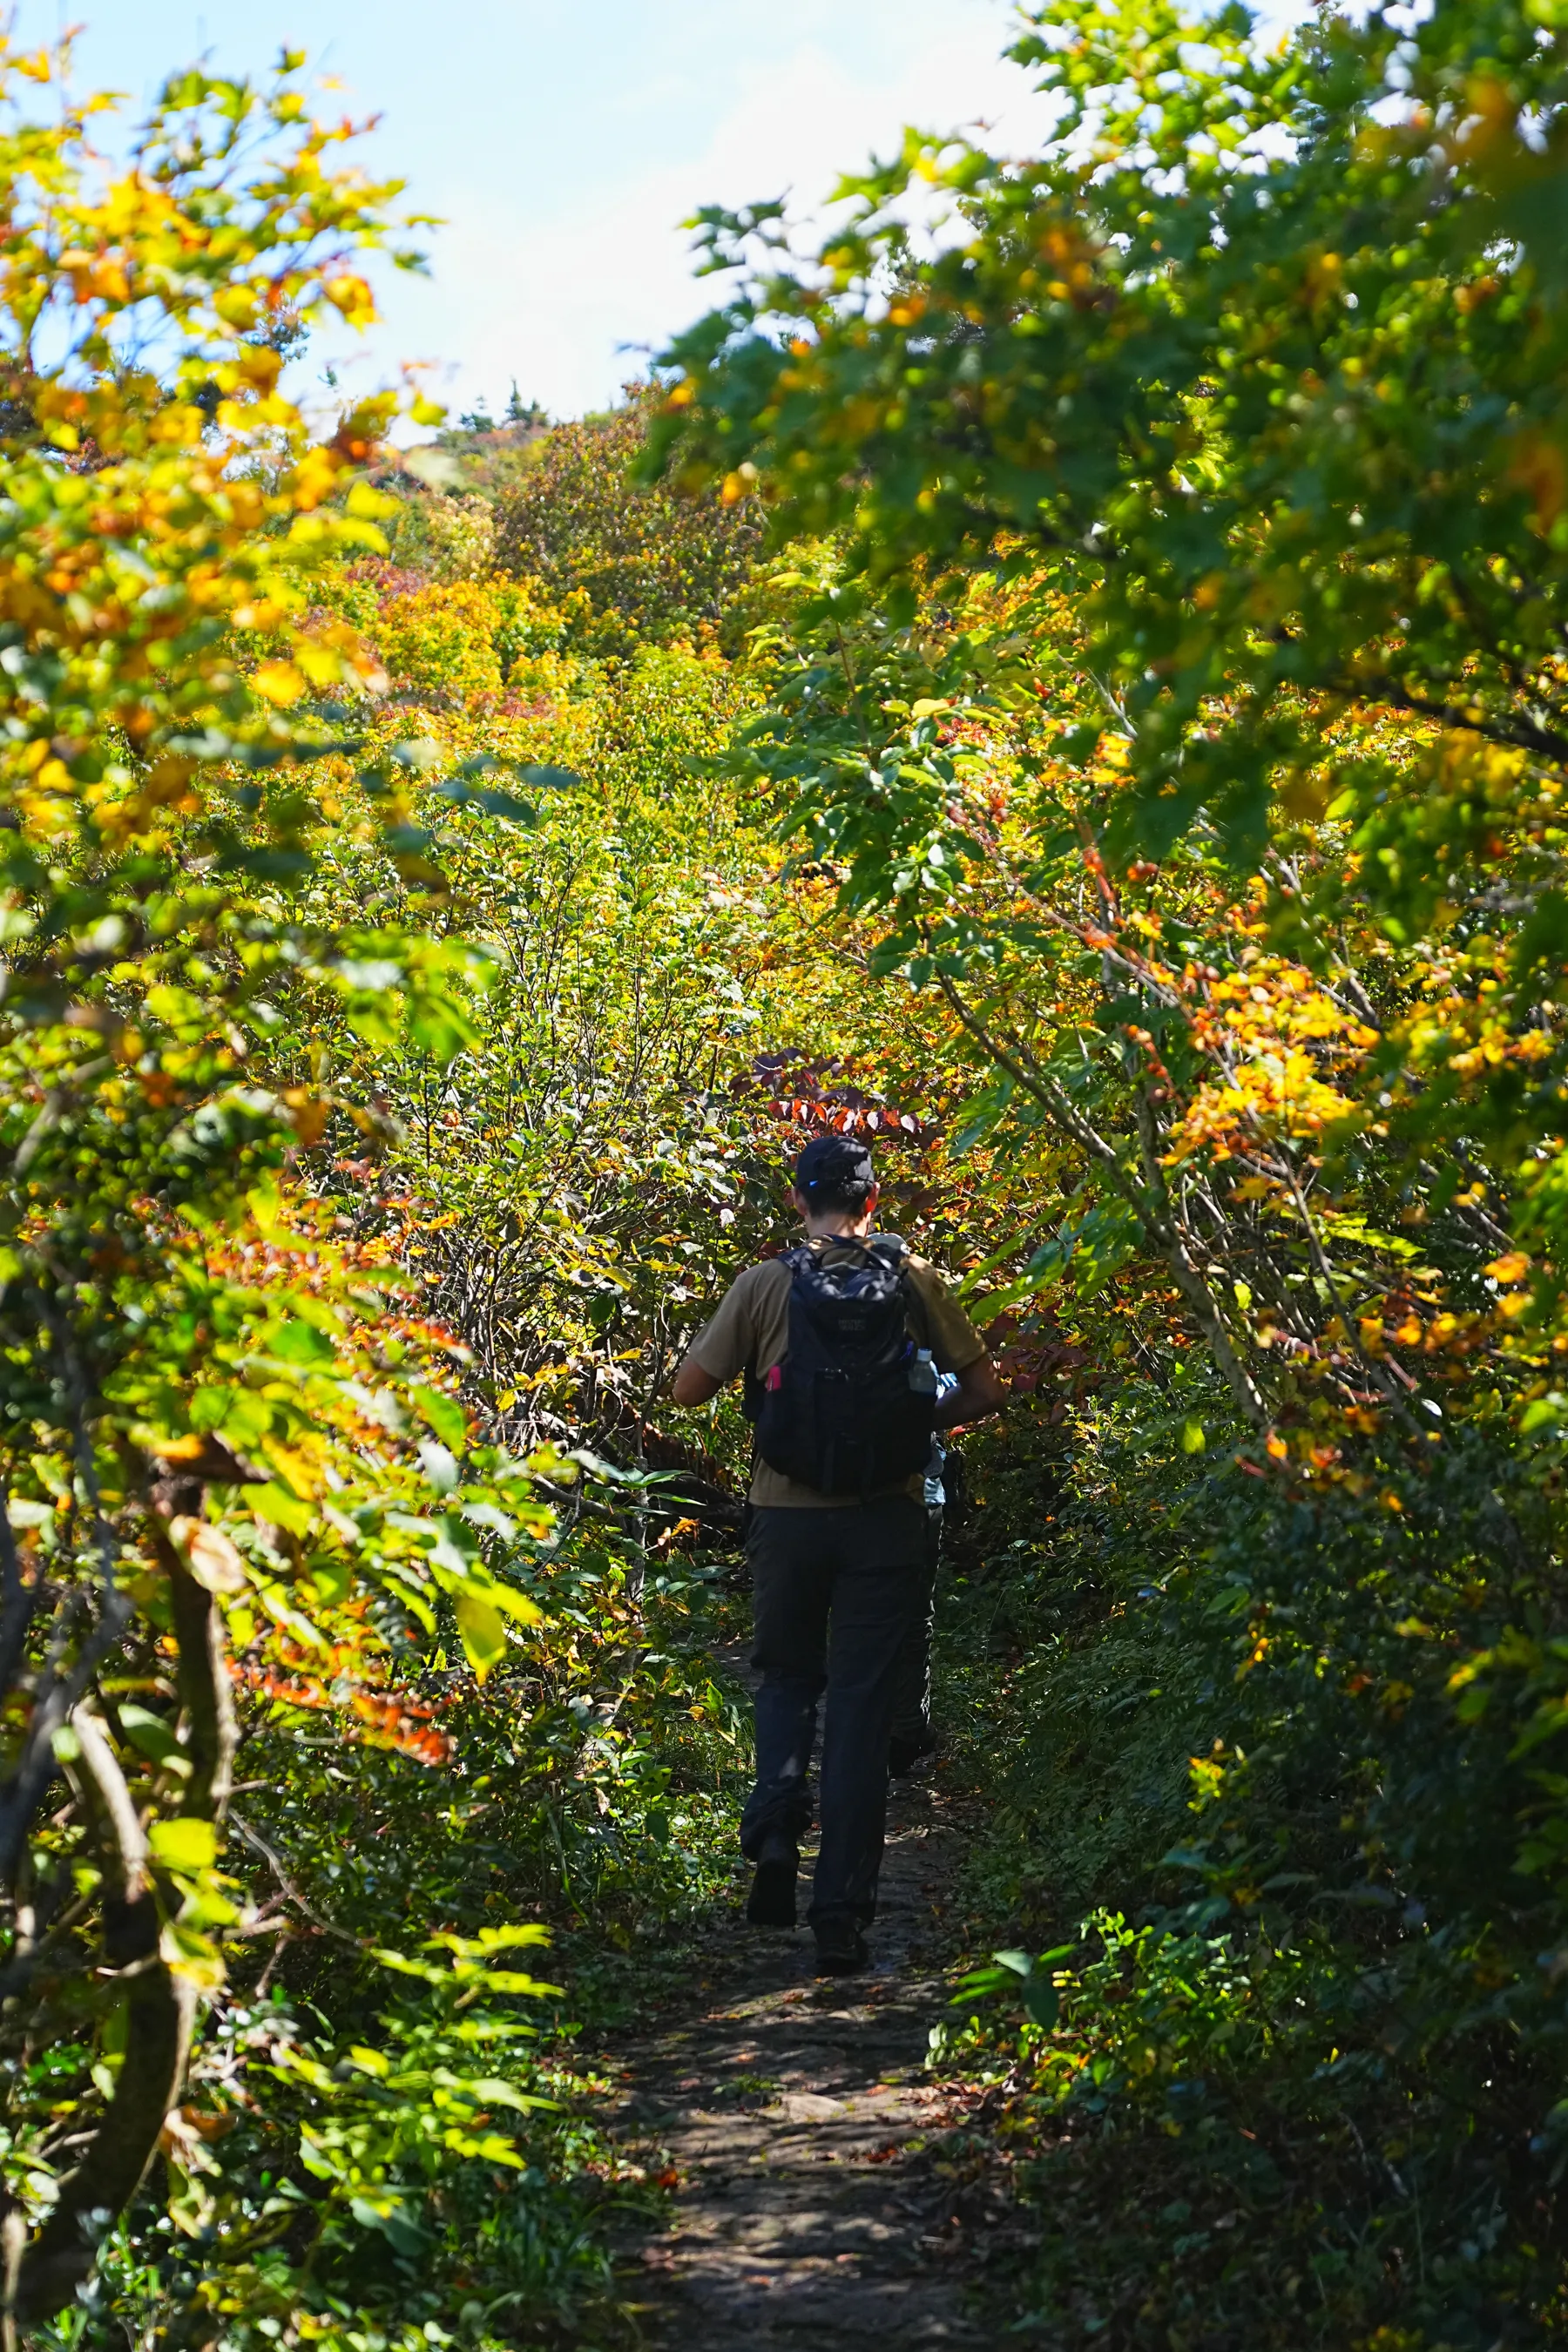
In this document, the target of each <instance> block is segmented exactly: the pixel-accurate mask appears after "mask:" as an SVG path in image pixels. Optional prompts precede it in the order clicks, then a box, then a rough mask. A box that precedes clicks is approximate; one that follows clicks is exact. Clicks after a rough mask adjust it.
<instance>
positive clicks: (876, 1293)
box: [747, 1234, 936, 1497]
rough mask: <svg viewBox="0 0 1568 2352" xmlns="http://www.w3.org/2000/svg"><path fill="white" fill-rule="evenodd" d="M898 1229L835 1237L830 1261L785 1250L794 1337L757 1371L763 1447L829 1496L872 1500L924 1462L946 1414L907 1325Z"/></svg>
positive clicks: (754, 1390)
mask: <svg viewBox="0 0 1568 2352" xmlns="http://www.w3.org/2000/svg"><path fill="white" fill-rule="evenodd" d="M908 1255H909V1252H908V1250H907V1249H906V1247H905V1245H904V1244H903V1243H902V1242H901V1241H900V1238H899V1236H898V1235H897V1234H877V1235H876V1236H875V1237H874V1238H873V1239H872V1240H871V1241H869V1242H857V1241H850V1240H847V1239H846V1240H844V1241H842V1242H841V1241H839V1240H838V1239H837V1237H836V1238H835V1242H834V1247H833V1252H832V1255H831V1257H830V1258H829V1259H826V1260H825V1259H824V1257H822V1256H819V1255H817V1254H816V1252H815V1251H814V1250H811V1249H806V1248H801V1249H793V1250H786V1251H785V1253H784V1256H783V1258H782V1259H781V1261H780V1263H781V1264H782V1265H787V1266H788V1267H789V1269H790V1276H791V1280H790V1293H789V1341H788V1346H787V1349H786V1350H785V1354H784V1360H783V1362H782V1363H779V1364H775V1365H774V1366H773V1369H772V1370H770V1371H769V1372H768V1373H767V1374H766V1375H765V1377H764V1378H763V1380H761V1381H757V1380H749V1381H748V1382H747V1392H748V1400H749V1410H750V1411H751V1413H752V1419H753V1420H754V1422H755V1423H756V1431H757V1451H758V1453H759V1454H761V1455H762V1458H763V1461H764V1462H765V1463H766V1464H767V1465H768V1466H769V1468H770V1469H773V1470H778V1471H782V1472H783V1474H784V1476H785V1477H786V1478H794V1479H795V1480H796V1481H797V1482H798V1483H799V1484H800V1485H801V1486H813V1487H815V1488H816V1492H817V1493H818V1494H819V1495H843V1496H847V1497H864V1496H867V1495H872V1494H877V1493H879V1491H881V1490H882V1489H884V1488H886V1487H889V1486H898V1485H899V1484H900V1481H902V1480H904V1479H906V1478H912V1477H913V1476H915V1475H916V1474H917V1473H918V1472H920V1471H922V1470H923V1469H924V1468H925V1466H926V1463H927V1460H928V1459H929V1457H930V1454H931V1431H932V1429H933V1427H934V1426H935V1422H936V1374H935V1370H934V1368H933V1366H932V1365H931V1362H930V1360H929V1359H928V1360H926V1361H924V1362H921V1360H920V1357H919V1352H918V1350H917V1349H916V1347H915V1343H914V1341H913V1339H911V1338H910V1328H909V1293H908V1287H907V1280H906V1275H905V1260H906V1258H907V1257H908Z"/></svg>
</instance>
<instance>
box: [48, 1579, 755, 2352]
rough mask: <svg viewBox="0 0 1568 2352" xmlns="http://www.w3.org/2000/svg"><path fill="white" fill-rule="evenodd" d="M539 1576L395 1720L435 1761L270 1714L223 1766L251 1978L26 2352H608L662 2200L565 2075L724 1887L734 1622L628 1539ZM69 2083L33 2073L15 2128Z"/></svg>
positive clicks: (714, 1584)
mask: <svg viewBox="0 0 1568 2352" xmlns="http://www.w3.org/2000/svg"><path fill="white" fill-rule="evenodd" d="M541 1573H542V1580H548V1583H549V1585H550V1601H551V1617H550V1620H549V1627H550V1637H549V1640H548V1643H546V1642H545V1641H543V1640H541V1641H540V1642H539V1643H536V1644H534V1645H533V1646H532V1647H531V1648H525V1649H521V1650H516V1651H513V1652H512V1653H510V1654H509V1657H508V1660H507V1661H506V1663H505V1664H503V1665H502V1666H500V1668H498V1669H497V1670H496V1671H495V1672H493V1673H492V1674H491V1675H489V1677H488V1678H487V1679H486V1680H485V1681H483V1682H482V1683H479V1682H477V1681H476V1679H475V1677H474V1676H473V1675H472V1673H471V1672H470V1671H469V1670H468V1667H467V1665H466V1664H460V1663H459V1664H456V1665H449V1664H447V1659H446V1657H445V1656H444V1654H437V1656H436V1658H435V1660H434V1661H433V1662H431V1663H429V1664H427V1665H426V1670H425V1672H424V1673H423V1675H421V1676H420V1677H419V1679H418V1681H417V1683H416V1685H415V1686H414V1687H415V1688H416V1691H417V1694H418V1696H417V1699H416V1701H415V1702H414V1704H415V1705H416V1706H419V1707H420V1708H421V1709H422V1710H424V1709H427V1710H428V1713H427V1714H425V1713H423V1712H422V1713H421V1714H420V1715H419V1717H416V1720H417V1721H418V1722H419V1723H421V1724H422V1725H423V1727H424V1729H425V1731H426V1735H428V1734H431V1733H434V1734H436V1735H437V1736H438V1737H440V1738H442V1739H443V1740H445V1741H446V1742H449V1743H450V1745H449V1749H448V1752H447V1758H446V1760H445V1761H442V1762H438V1763H428V1762H421V1761H419V1760H417V1759H416V1757H415V1756H414V1755H411V1754H409V1753H407V1752H405V1750H404V1749H402V1748H397V1747H393V1746H374V1745H369V1744H359V1745H355V1744H353V1742H352V1741H350V1740H345V1739H343V1738H341V1737H337V1738H328V1737H327V1736H326V1733H325V1730H324V1729H319V1730H318V1729H314V1728H312V1723H313V1722H318V1723H319V1722H320V1720H321V1717H320V1715H319V1714H318V1715H316V1716H315V1717H312V1715H311V1713H310V1712H309V1711H305V1710H302V1709H301V1708H300V1706H299V1705H298V1704H297V1701H298V1696H299V1694H298V1692H297V1691H296V1692H295V1693H294V1694H292V1699H293V1701H294V1702H295V1703H291V1704H286V1703H285V1702H284V1701H283V1700H282V1699H279V1701H278V1703H277V1704H276V1705H275V1706H274V1707H273V1709H272V1711H271V1716H270V1717H268V1716H266V1715H263V1716H262V1717H260V1719H259V1721H258V1727H256V1728H254V1729H253V1730H251V1731H250V1733H249V1735H248V1736H247V1738H246V1739H245V1741H244V1744H243V1746H242V1748H241V1751H240V1757H239V1763H238V1771H237V1779H238V1781H239V1783H240V1787H239V1790H238V1792H237V1797H236V1801H235V1811H234V1816H233V1817H232V1832H231V1836H230V1841H229V1850H228V1854H227V1857H226V1859H227V1863H228V1866H229V1868H230V1869H231V1870H232V1871H233V1872H234V1873H235V1874H236V1881H237V1885H242V1886H243V1887H244V1888H245V1889H246V1891H247V1895H248V1898H249V1901H250V1904H251V1906H252V1908H251V1919H252V1924H253V1929H254V1933H253V1937H252V1939H251V1941H250V1943H249V1947H248V1948H249V1949H250V1951H251V1952H252V1953H253V1954H254V1955H255V1959H254V1964H253V1965H252V1966H250V1967H249V1968H248V1969H246V1968H239V1969H235V1970H234V1971H233V1972H232V1975H231V1980H230V1983H229V1984H228V1986H227V1987H226V1989H225V1990H224V1991H223V1993H222V1994H221V1995H220V1996H219V1997H218V1999H217V2000H216V2002H215V2004H214V2006H213V2008H212V2009H211V2011H209V2012H208V2014H207V2016H206V2018H205V2022H204V2025H203V2029H202V2032H201V2037H200V2041H199V2043H198V2047H197V2051H196V2054H195V2062H194V2064H193V2068H192V2074H191V2079H190V2082H189V2084H188V2086H187V2090H186V2095H185V2103H184V2106H183V2107H182V2109H181V2111H180V2114H179V2116H177V2117H176V2118H174V2123H173V2124H172V2126H171V2130H170V2132H169V2133H168V2134H167V2135H166V2136H165V2154H164V2156H163V2158H161V2159H160V2160H159V2162H158V2163H157V2164H156V2165H155V2166H154V2176H153V2179H151V2180H150V2181H149V2183H148V2186H147V2189H146V2191H145V2192H144V2194H143V2196H142V2199H141V2200H139V2202H138V2204H137V2205H136V2206H135V2207H134V2208H133V2209H132V2211H131V2213H130V2214H129V2216H128V2217H127V2219H126V2221H125V2222H124V2223H122V2224H121V2227H120V2228H119V2229H118V2230H117V2231H116V2232H115V2233H114V2235H113V2236H112V2238H111V2239H110V2242H108V2244H107V2246H106V2249H105V2253H104V2258H103V2260H102V2261H101V2263H100V2267H99V2271H98V2273H97V2274H96V2277H95V2279H94V2281H93V2282H92V2284H91V2285H90V2286H89V2289H88V2291H87V2292H86V2294H85V2295H84V2296H83V2297H82V2298H81V2299H80V2300H79V2302H78V2303H77V2304H76V2305H74V2306H73V2307H72V2309H71V2311H70V2312H69V2313H68V2314H67V2315H64V2316H63V2317H62V2318H61V2319H60V2320H59V2321H58V2322H57V2323H56V2324H55V2325H54V2326H52V2327H50V2328H46V2329H44V2330H41V2331H39V2333H38V2336H37V2341H38V2342H39V2344H40V2345H42V2346H45V2347H51V2352H66V2347H70V2352H97V2348H98V2347H105V2352H109V2347H113V2352H120V2347H122V2346H123V2345H124V2344H126V2343H128V2342H134V2343H137V2344H140V2345H146V2346H149V2347H152V2346H160V2347H186V2346H189V2347H196V2346H208V2345H221V2346H223V2347H236V2352H264V2347H268V2346H274V2347H276V2346H284V2345H292V2344H307V2343H309V2344H321V2345H325V2346H328V2347H343V2352H417V2347H445V2346H454V2347H459V2346H460V2347H464V2352H490V2347H501V2346H507V2347H523V2346H526V2347H534V2346H539V2347H568V2346H569V2347H575V2348H576V2352H617V2347H621V2346H623V2345H628V2344H631V2343H633V2342H634V2341H635V2340H636V2329H635V2323H634V2321H633V2319H632V2318H631V2316H630V2315H629V2314H628V2313H627V2311H626V2308H625V2306H624V2302H623V2298H622V2296H621V2295H620V2294H619V2292H618V2290H617V2288H616V2280H615V2275H614V2266H613V2247H614V2244H615V2242H616V2240H617V2238H618V2237H621V2236H624V2235H625V2233H626V2231H627V2230H628V2229H630V2228H633V2227H635V2225H636V2224H637V2221H638V2220H639V2218H641V2219H646V2220H647V2221H649V2222H650V2223H651V2222H652V2221H654V2220H655V2219H656V2218H657V2215H658V2211H659V2210H660V2208H661V2205H662V2202H663V2197H664V2184H662V2183H661V2182H660V2181H659V2179H658V2170H659V2166H658V2157H657V2151H656V2150H652V2149H650V2150H647V2151H641V2150H637V2151H627V2150H626V2149H625V2148H623V2147H619V2146H617V2145H616V2143H614V2142H613V2141H612V2140H611V2138H610V2137H608V2136H607V2135H606V2132H605V2128H604V2123H603V2111H604V2102H605V2096H606V2094H607V2093H609V2091H610V2090H611V2088H612V2087H613V2086H612V2084H611V2083H610V2082H609V2080H608V2079H607V2078H606V2077H605V2074H603V2073H602V2071H601V2070H600V2067H599V2064H598V2062H597V2060H596V2057H595V2051H596V2049H597V2046H598V2044H599V2042H600V2039H601V2037H602V2035H603V2034H604V2033H605V2032H606V2031H607V2030H609V2029H611V2028H614V2027H616V2026H624V2025H625V2024H626V2022H628V2021H630V2020H632V2019H633V2018H635V2017H636V2016H637V2015H638V2014H641V2013H643V2011H645V2010H646V2008H647V2006H648V2005H649V2004H650V2003H654V2002H657V2001H658V1999H659V1998H660V1997H661V1995H662V1994H663V1993H664V1992H665V1991H667V1990H669V1989H670V1987H671V1986H672V1985H673V1984H674V1983H675V1982H677V1981H678V1980H679V1978H680V1977H681V1974H682V1972H683V1969H684V1967H685V1964H686V1961H685V1956H686V1954H687V1953H688V1950H689V1939H690V1935H691V1933H692V1931H693V1930H694V1928H695V1927H697V1926H698V1925H699V1924H700V1921H701V1920H702V1918H703V1916H705V1914H706V1913H707V1912H708V1911H709V1909H710V1907H711V1906H712V1905H713V1903H714V1902H715V1900H716V1899H717V1897H718V1896H719V1895H720V1893H721V1890H722V1889H725V1888H726V1887H727V1885H728V1880H729V1874H730V1857H731V1853H732V1850H733V1843H734V1840H733V1822H734V1818H735V1815H736V1813H737V1811H738V1806H739V1799H740V1793H741V1790H742V1784H743V1780H744V1769H743V1768H744V1763H745V1757H746V1753H747V1749H746V1746H745V1743H744V1738H743V1717H742V1705H741V1695H740V1694H739V1692H738V1691H737V1690H736V1689H735V1688H734V1686H733V1685H731V1682H730V1681H729V1679H728V1677H727V1675H726V1673H725V1670H724V1668H723V1666H722V1664H721V1661H720V1660H719V1658H718V1656H717V1655H716V1651H717V1649H718V1647H719V1645H720V1644H721V1643H722V1642H723V1641H724V1640H725V1639H726V1638H727V1637H728V1635H729V1633H730V1631H731V1627H730V1622H729V1620H730V1614H731V1607H732V1603H731V1600H730V1598H729V1596H728V1593H727V1590H726V1585H725V1582H724V1576H725V1570H724V1568H723V1566H722V1565H721V1566H720V1567H719V1568H713V1567H710V1565H708V1564H707V1563H705V1562H703V1561H701V1560H697V1561H689V1560H687V1559H684V1558H682V1557H681V1556H680V1555H679V1554H676V1555H672V1556H671V1558H670V1559H668V1561H667V1562H665V1563H664V1564H662V1565H658V1564H655V1563H649V1561H648V1558H647V1553H646V1552H645V1551H644V1550H643V1549H641V1548H639V1546H638V1545H637V1544H636V1543H634V1542H633V1541H631V1540H630V1539H629V1538H615V1537H613V1536H612V1537H605V1538H595V1540H593V1541H591V1542H583V1543H578V1544H575V1545H574V1546H571V1547H566V1548H563V1553H562V1554H561V1556H558V1557H555V1558H552V1559H548V1560H547V1561H545V1562H544V1563H543V1565H542V1571H541ZM78 2060H79V2053H74V2052H71V2051H56V2052H54V2053H49V2055H48V2056H47V2057H44V2058H40V2059H39V2061H38V2063H37V2068H36V2070H35V2071H36V2073H37V2076H38V2078H39V2079H38V2083H37V2086H36V2089H37V2095H40V2096H41V2095H47V2089H48V2079H47V2078H48V2077H49V2075H50V2074H51V2072H53V2073H54V2074H58V2075H59V2076H60V2078H61V2079H64V2078H65V2076H67V2075H68V2074H69V2073H70V2071H71V2069H72V2067H73V2066H74V2065H75V2064H76V2063H77V2062H78ZM645 2156H646V2158H647V2161H644V2160H643V2158H644V2157H645Z"/></svg>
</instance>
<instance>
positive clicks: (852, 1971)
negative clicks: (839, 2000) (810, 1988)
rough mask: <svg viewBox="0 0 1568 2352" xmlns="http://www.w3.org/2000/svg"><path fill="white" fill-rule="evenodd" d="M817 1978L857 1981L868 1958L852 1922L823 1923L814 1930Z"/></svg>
mask: <svg viewBox="0 0 1568 2352" xmlns="http://www.w3.org/2000/svg"><path fill="white" fill-rule="evenodd" d="M815 1932H816V1973H817V1975H818V1976H819V1977H857V1976H858V1975H859V1973H860V1971H861V1969H863V1968H864V1967H865V1966H866V1964H867V1962H868V1959H869V1958H870V1957H871V1956H870V1954H869V1952H868V1950H867V1949H866V1938H865V1937H864V1936H863V1935H862V1934H861V1933H860V1930H859V1928H858V1927H857V1926H856V1925H855V1922H854V1921H853V1919H824V1920H823V1921H822V1922H821V1923H820V1925H819V1926H818V1927H816V1931H815Z"/></svg>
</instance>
